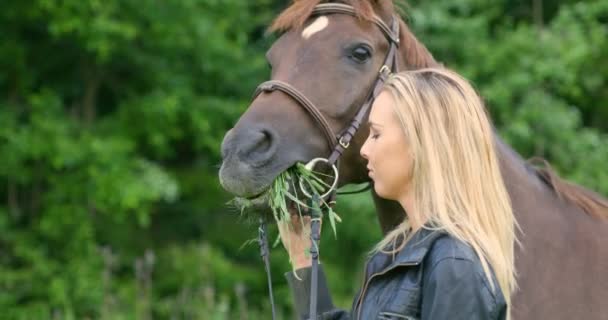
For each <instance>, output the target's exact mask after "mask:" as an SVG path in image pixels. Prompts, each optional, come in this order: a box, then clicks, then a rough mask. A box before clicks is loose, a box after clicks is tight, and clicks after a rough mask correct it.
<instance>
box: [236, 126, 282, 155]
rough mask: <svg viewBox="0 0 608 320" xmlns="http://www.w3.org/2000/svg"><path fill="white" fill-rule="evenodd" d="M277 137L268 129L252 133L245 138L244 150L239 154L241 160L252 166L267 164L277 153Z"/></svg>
mask: <svg viewBox="0 0 608 320" xmlns="http://www.w3.org/2000/svg"><path fill="white" fill-rule="evenodd" d="M276 137H277V135H276V134H275V133H274V132H273V131H271V130H269V129H266V128H263V129H260V130H256V131H252V132H251V133H249V134H248V135H247V136H245V137H244V139H245V142H243V148H242V149H241V150H240V152H239V156H240V158H241V160H244V161H247V162H251V163H252V164H260V163H265V162H267V161H268V160H270V158H272V156H273V155H274V153H275V149H276V140H277V139H276Z"/></svg>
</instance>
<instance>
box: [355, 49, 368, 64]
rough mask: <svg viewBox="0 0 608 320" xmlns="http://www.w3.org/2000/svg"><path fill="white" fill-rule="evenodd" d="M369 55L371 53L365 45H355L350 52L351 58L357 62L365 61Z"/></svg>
mask: <svg viewBox="0 0 608 320" xmlns="http://www.w3.org/2000/svg"><path fill="white" fill-rule="evenodd" d="M371 56H372V53H371V51H370V49H369V48H367V47H356V48H355V49H354V50H353V52H352V54H351V58H352V59H353V60H355V61H356V62H358V63H363V62H366V61H367V60H369V58H371Z"/></svg>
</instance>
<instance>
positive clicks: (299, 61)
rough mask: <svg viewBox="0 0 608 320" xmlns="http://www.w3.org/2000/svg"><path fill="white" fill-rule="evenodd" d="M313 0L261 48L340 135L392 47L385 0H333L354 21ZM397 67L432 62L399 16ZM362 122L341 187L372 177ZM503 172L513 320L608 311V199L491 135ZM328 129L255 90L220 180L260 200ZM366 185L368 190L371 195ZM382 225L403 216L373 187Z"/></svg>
mask: <svg viewBox="0 0 608 320" xmlns="http://www.w3.org/2000/svg"><path fill="white" fill-rule="evenodd" d="M319 2H325V1H319V0H311V1H295V2H294V4H293V5H292V6H291V7H289V8H288V9H287V10H285V11H284V12H283V13H282V14H281V15H280V16H279V17H278V18H277V20H276V21H275V23H274V24H273V26H272V29H273V30H281V31H285V32H284V33H283V34H282V35H281V36H280V38H279V39H278V40H277V41H276V42H275V43H274V45H273V46H272V48H271V49H270V50H269V51H268V53H267V58H268V61H269V62H270V64H271V66H272V75H271V77H272V79H276V80H282V81H284V82H287V83H289V84H291V85H292V86H294V87H295V88H298V90H299V91H300V92H302V93H303V94H304V95H306V97H307V98H308V99H310V100H311V102H312V103H314V104H315V105H316V106H319V109H320V110H321V112H322V113H323V115H324V116H325V117H326V119H328V122H329V125H330V126H331V127H332V129H333V130H334V132H340V131H341V130H343V129H344V128H345V126H346V125H347V123H349V121H350V120H351V118H352V117H353V115H354V114H355V113H356V111H357V109H358V108H359V106H360V105H361V104H362V103H363V101H364V100H365V99H366V96H367V95H368V93H369V91H370V90H371V87H372V85H373V82H374V80H375V78H376V76H377V72H378V70H379V68H380V66H381V64H382V60H383V59H384V56H385V54H386V52H387V48H388V43H387V41H386V38H385V36H384V35H383V34H382V32H381V31H380V30H379V29H378V28H376V27H375V26H374V25H373V23H371V22H370V21H371V19H372V17H373V15H374V14H375V15H377V16H379V17H380V18H381V19H382V20H383V21H385V22H386V23H389V22H390V21H391V18H392V16H393V15H394V7H393V4H392V1H382V0H376V1H362V0H359V1H355V0H351V1H340V2H342V3H346V4H349V5H351V6H353V7H354V8H355V10H356V11H357V13H358V15H359V18H358V19H357V18H353V17H351V16H349V15H341V14H332V15H327V16H326V17H325V18H320V17H318V16H311V12H312V10H313V7H314V6H315V5H316V4H318V3H319ZM400 30H401V32H400V47H399V55H398V57H397V60H398V61H397V62H398V65H399V66H400V69H401V70H404V69H417V68H423V67H428V66H437V65H439V64H438V63H437V62H436V61H435V60H434V58H433V57H432V55H431V54H430V53H429V52H428V50H427V49H426V48H425V47H424V45H422V44H421V43H420V42H419V41H418V40H417V39H416V37H415V36H414V35H413V34H412V33H411V31H410V30H409V29H408V27H407V26H406V25H405V24H404V23H403V21H401V20H400ZM367 134H368V128H366V127H365V126H363V128H361V130H359V132H358V133H357V135H356V136H355V138H354V139H353V141H352V142H351V146H350V147H349V148H348V149H347V150H346V152H345V154H344V155H343V157H342V158H341V163H340V167H339V170H340V185H344V184H348V183H362V182H366V181H368V177H367V174H366V166H365V162H364V160H363V159H362V158H361V157H360V156H359V148H360V146H361V144H362V142H363V141H364V140H365V138H366V137H367ZM496 140H497V146H498V152H499V157H500V159H501V170H502V173H503V176H504V178H505V182H506V185H507V188H508V191H509V194H510V197H511V200H512V204H513V209H514V213H515V215H516V218H517V220H518V222H519V224H520V225H521V227H522V230H521V233H519V234H518V237H519V239H520V241H521V243H522V246H517V247H516V268H517V271H518V282H519V286H520V288H519V290H518V291H516V292H515V293H514V296H513V300H512V301H513V305H512V308H511V310H512V313H511V314H512V316H513V319H515V320H523V319H529V320H532V319H534V320H537V319H607V318H608V201H607V200H606V199H602V198H601V197H599V196H598V195H596V194H595V193H593V192H591V191H588V190H586V189H584V188H582V187H580V186H577V185H574V184H572V183H569V182H566V181H564V180H562V179H560V178H559V177H558V176H557V175H555V174H554V173H553V172H552V171H551V170H550V169H535V168H533V167H532V166H530V165H529V164H528V163H527V162H525V161H524V160H523V159H522V158H521V157H520V156H519V155H518V154H517V153H516V152H515V151H513V149H512V148H510V147H509V146H508V145H506V144H505V143H503V142H502V141H501V140H500V138H499V137H498V136H497V137H496ZM329 152H330V150H329V149H328V147H327V144H326V139H325V137H324V136H323V132H322V131H321V130H319V128H318V127H317V125H316V123H315V122H314V120H313V119H312V118H311V117H310V115H309V114H307V113H306V111H305V110H303V109H302V108H301V106H299V105H298V104H297V102H296V101H294V100H293V99H291V98H290V97H288V96H287V95H285V94H283V93H282V92H277V91H274V92H270V93H262V94H260V95H259V96H257V98H256V99H255V100H254V101H253V102H252V104H251V105H250V107H249V109H248V110H247V111H246V112H245V113H244V114H243V115H242V116H241V118H240V119H239V121H238V123H237V124H236V125H235V127H234V128H233V129H232V130H230V131H229V132H228V133H227V134H226V136H225V138H224V142H223V144H222V155H223V163H222V168H221V169H220V180H221V183H222V185H223V187H224V188H225V189H226V190H227V191H229V192H231V193H233V194H234V195H236V196H238V197H243V198H249V199H254V200H253V202H254V203H257V204H258V205H263V203H264V201H265V199H263V197H257V198H256V196H258V195H260V194H262V193H263V192H264V191H265V190H266V189H268V187H269V186H270V184H271V183H272V181H273V180H274V178H275V177H276V176H277V175H278V174H280V173H281V172H283V171H284V170H286V169H287V168H289V167H291V166H293V165H294V164H295V163H296V162H307V161H308V160H310V159H312V158H315V157H327V156H328V154H329ZM372 193H373V192H372ZM373 197H374V202H375V204H376V208H377V212H378V218H379V222H380V225H381V226H382V230H383V232H385V233H386V232H387V231H388V230H390V229H391V228H392V227H394V226H395V225H396V224H398V223H399V222H400V221H402V219H403V217H404V216H405V213H404V212H403V211H402V209H401V207H400V206H399V205H398V204H397V203H396V202H392V201H387V200H383V199H380V198H379V197H378V196H377V195H375V194H373Z"/></svg>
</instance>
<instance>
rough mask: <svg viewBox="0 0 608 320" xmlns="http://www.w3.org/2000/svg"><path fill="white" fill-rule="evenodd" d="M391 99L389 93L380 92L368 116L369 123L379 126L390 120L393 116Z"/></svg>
mask: <svg viewBox="0 0 608 320" xmlns="http://www.w3.org/2000/svg"><path fill="white" fill-rule="evenodd" d="M393 103H394V102H393V98H392V97H391V95H390V93H388V92H386V91H383V92H381V93H380V94H379V95H378V97H377V98H376V100H375V101H374V104H373V106H372V110H371V112H370V115H369V121H370V122H374V123H378V124H381V123H383V122H386V121H387V120H389V119H391V118H392V116H393V106H392V104H393Z"/></svg>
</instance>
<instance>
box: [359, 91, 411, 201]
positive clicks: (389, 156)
mask: <svg viewBox="0 0 608 320" xmlns="http://www.w3.org/2000/svg"><path fill="white" fill-rule="evenodd" d="M394 103H395V102H394V99H393V97H392V96H391V94H390V93H389V92H387V91H383V92H382V93H380V94H379V95H378V97H377V98H376V100H375V102H374V104H373V106H372V110H371V112H370V115H369V124H370V133H369V137H367V140H366V141H365V143H364V144H363V146H362V147H361V156H362V157H363V158H365V159H366V160H367V169H368V171H369V176H370V178H371V179H372V180H373V182H374V189H375V191H376V193H377V194H378V195H379V196H380V197H382V198H385V199H390V200H399V199H402V198H403V197H404V196H405V194H406V193H407V192H408V191H409V189H410V183H411V176H412V175H411V171H412V157H411V155H410V152H409V147H408V144H407V141H406V140H407V139H406V137H405V134H404V132H403V128H402V127H401V123H400V121H399V119H398V118H397V115H396V114H395V112H394V109H393V104H394Z"/></svg>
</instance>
